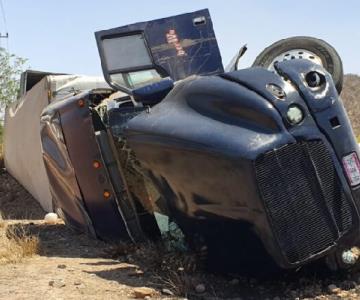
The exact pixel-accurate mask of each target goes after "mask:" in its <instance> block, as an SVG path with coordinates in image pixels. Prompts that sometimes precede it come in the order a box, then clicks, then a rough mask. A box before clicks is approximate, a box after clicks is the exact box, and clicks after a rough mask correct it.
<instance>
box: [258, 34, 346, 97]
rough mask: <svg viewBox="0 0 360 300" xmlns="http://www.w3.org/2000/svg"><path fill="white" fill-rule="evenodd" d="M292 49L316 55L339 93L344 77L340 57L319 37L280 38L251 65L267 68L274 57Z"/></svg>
mask: <svg viewBox="0 0 360 300" xmlns="http://www.w3.org/2000/svg"><path fill="white" fill-rule="evenodd" d="M294 49H305V50H308V51H311V52H313V53H314V54H315V55H317V56H318V57H319V58H320V59H321V61H322V64H323V66H324V68H325V69H326V70H327V71H328V72H329V73H330V74H331V75H332V78H333V81H334V84H335V87H336V89H337V91H338V93H339V94H340V93H341V90H342V86H343V77H344V73H343V65H342V61H341V58H340V56H339V54H338V53H337V52H336V50H335V49H334V48H333V47H332V46H331V45H329V44H328V43H327V42H325V41H323V40H320V39H316V38H313V37H307V36H296V37H291V38H287V39H283V40H280V41H278V42H276V43H274V44H272V45H270V46H269V47H267V48H265V49H264V50H263V51H262V52H261V53H260V54H259V55H258V56H257V57H256V59H255V61H254V63H253V66H260V67H264V68H269V66H270V64H271V63H272V61H273V60H274V59H275V57H277V56H279V55H281V54H282V53H285V52H287V51H290V50H294Z"/></svg>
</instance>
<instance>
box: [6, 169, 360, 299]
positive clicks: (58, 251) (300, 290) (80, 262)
mask: <svg viewBox="0 0 360 300" xmlns="http://www.w3.org/2000/svg"><path fill="white" fill-rule="evenodd" d="M20 207H21V209H20ZM0 208H1V211H2V214H3V218H4V219H5V220H6V222H7V223H8V228H12V227H16V226H20V227H22V228H25V230H26V232H27V234H29V235H35V236H37V237H38V238H39V241H40V251H39V253H38V254H37V255H34V256H33V257H30V258H26V259H24V260H23V261H21V262H19V263H16V264H15V263H7V264H1V265H0V299H132V298H135V296H138V297H140V295H139V294H138V293H140V292H145V293H144V294H143V295H142V297H143V298H144V297H145V295H147V294H148V293H149V294H151V296H149V297H147V298H146V299H184V298H187V299H208V300H210V299H213V300H214V299H233V300H235V299H238V300H240V299H243V300H245V299H271V300H279V299H360V273H351V274H347V273H344V274H340V273H338V274H334V273H331V272H330V271H327V270H325V269H324V268H323V267H314V266H312V267H311V268H305V269H301V270H298V271H297V272H282V273H281V274H277V275H276V276H266V277H262V278H260V277H259V276H258V277H246V276H241V275H239V274H222V275H219V274H213V273H211V272H208V271H205V270H203V269H202V268H201V267H197V269H195V270H194V268H192V267H189V266H188V265H187V264H189V265H191V263H190V262H191V261H192V260H191V259H190V260H189V259H188V260H186V258H189V257H191V255H190V254H184V255H181V254H179V253H175V254H174V253H166V252H163V251H161V250H160V249H158V248H157V247H156V245H153V244H147V245H142V246H140V247H135V246H130V245H109V244H106V243H104V242H102V241H99V240H95V239H91V238H88V237H87V236H85V235H83V234H81V233H76V232H74V231H72V230H70V229H69V228H68V227H67V226H65V225H64V224H63V222H62V221H59V222H57V223H56V224H53V225H49V224H45V222H44V221H43V217H44V214H45V213H44V211H43V210H42V209H41V208H40V206H39V205H38V204H37V202H36V201H35V200H34V199H33V198H32V197H31V196H30V195H29V194H28V193H27V192H26V191H25V190H24V189H23V188H22V187H21V186H20V185H19V184H18V183H17V182H16V181H15V180H14V179H13V178H12V177H11V176H9V175H8V174H7V173H6V172H5V171H1V172H0ZM260 273H261V270H260ZM332 285H334V286H332ZM139 287H140V288H143V287H146V288H148V289H145V290H144V289H140V291H139V290H138V288H139Z"/></svg>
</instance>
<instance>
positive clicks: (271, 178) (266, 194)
mask: <svg viewBox="0 0 360 300" xmlns="http://www.w3.org/2000/svg"><path fill="white" fill-rule="evenodd" d="M255 169H256V177H257V181H258V186H259V189H260V193H261V195H262V199H263V202H264V205H265V209H266V211H267V214H268V217H269V221H270V224H271V226H272V230H273V232H274V235H275V237H276V239H277V241H278V244H279V246H280V248H281V250H282V252H283V254H284V255H285V256H286V258H287V260H288V261H289V262H290V263H296V262H300V261H303V260H306V259H307V258H309V257H311V256H312V255H314V254H317V253H319V252H321V251H322V250H325V249H326V248H328V247H330V246H332V245H334V243H335V242H336V241H337V240H338V239H339V237H340V236H342V235H343V234H344V233H345V232H347V231H349V229H351V227H352V220H353V218H352V210H353V208H352V206H351V205H350V203H349V201H348V199H347V198H346V196H345V194H344V191H343V189H342V185H341V182H340V181H339V178H338V176H337V173H336V170H335V168H334V164H333V161H332V158H331V155H330V153H329V151H328V149H327V148H326V146H325V145H324V143H323V142H322V141H310V142H299V143H296V144H289V145H286V146H284V147H282V148H280V149H277V150H273V151H271V152H268V153H266V154H264V155H262V156H260V157H258V158H257V160H256V162H255Z"/></svg>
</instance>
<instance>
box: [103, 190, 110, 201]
mask: <svg viewBox="0 0 360 300" xmlns="http://www.w3.org/2000/svg"><path fill="white" fill-rule="evenodd" d="M110 196H111V193H110V192H109V191H104V198H105V199H109V198H110Z"/></svg>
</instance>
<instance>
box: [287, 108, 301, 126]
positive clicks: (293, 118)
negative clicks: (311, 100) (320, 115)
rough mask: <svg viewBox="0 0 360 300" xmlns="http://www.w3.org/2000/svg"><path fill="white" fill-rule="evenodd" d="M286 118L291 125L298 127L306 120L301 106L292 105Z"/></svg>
mask: <svg viewBox="0 0 360 300" xmlns="http://www.w3.org/2000/svg"><path fill="white" fill-rule="evenodd" d="M286 117H287V119H288V120H289V122H290V124H292V125H296V124H299V123H300V122H301V121H302V120H303V119H304V113H303V111H302V109H301V108H300V107H299V106H297V105H290V106H289V109H288V111H287V113H286Z"/></svg>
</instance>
